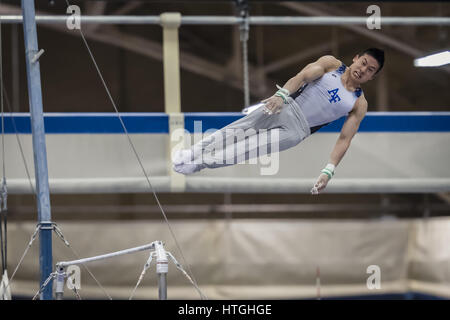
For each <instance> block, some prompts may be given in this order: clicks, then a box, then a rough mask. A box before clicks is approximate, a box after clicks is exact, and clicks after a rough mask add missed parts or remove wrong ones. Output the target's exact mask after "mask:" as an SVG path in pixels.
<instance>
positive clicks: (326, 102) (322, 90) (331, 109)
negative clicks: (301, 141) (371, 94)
mask: <svg viewBox="0 0 450 320" xmlns="http://www.w3.org/2000/svg"><path fill="white" fill-rule="evenodd" d="M346 68H347V67H346V66H345V65H344V64H342V65H341V66H340V67H339V68H338V69H336V70H333V71H330V72H327V73H325V74H324V75H323V76H322V77H320V78H318V79H316V80H314V81H313V82H311V83H307V84H305V85H303V86H302V87H301V88H300V89H299V90H298V91H297V92H295V93H293V94H291V98H292V99H294V100H295V101H296V102H297V103H298V105H299V106H300V108H301V110H302V112H303V114H304V115H305V118H306V120H307V121H308V124H309V127H310V129H311V133H314V132H315V131H317V130H319V129H320V128H321V127H323V126H325V125H327V124H329V123H330V122H333V121H334V120H337V119H339V118H341V117H343V116H345V115H348V113H349V112H350V111H351V110H352V109H353V106H354V105H355V102H356V100H357V99H358V98H359V97H360V96H361V94H362V90H361V88H358V89H356V90H355V91H353V92H352V91H349V90H347V89H346V88H345V87H344V85H343V83H342V80H341V77H342V74H343V73H344V71H345V69H346Z"/></svg>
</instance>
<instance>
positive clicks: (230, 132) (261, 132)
mask: <svg viewBox="0 0 450 320" xmlns="http://www.w3.org/2000/svg"><path fill="white" fill-rule="evenodd" d="M288 99H289V100H288V102H287V103H285V104H284V105H283V107H282V108H281V112H280V113H278V114H272V115H268V114H265V113H264V112H263V110H264V105H263V104H261V107H259V108H258V109H256V110H254V111H253V112H251V113H250V114H248V115H246V116H245V117H243V118H241V119H239V120H236V121H234V122H232V123H230V124H229V125H227V126H226V127H223V128H222V129H220V130H217V131H215V132H214V133H213V134H211V135H209V136H207V137H206V138H204V139H202V140H201V141H199V142H198V143H196V144H195V145H193V146H192V147H191V150H192V151H193V160H194V163H197V164H199V166H200V167H199V168H198V169H200V170H201V169H203V168H218V167H224V166H229V165H233V164H237V163H241V162H243V161H247V160H249V159H252V158H256V157H260V156H262V155H267V154H270V153H272V152H280V151H283V150H286V149H289V148H292V147H294V146H296V145H297V144H299V143H300V142H301V141H302V140H303V139H305V138H306V137H308V136H309V135H310V134H311V132H310V129H309V125H308V122H307V121H306V118H305V116H304V115H303V113H302V111H301V109H300V106H299V105H298V104H297V103H296V102H295V101H294V100H293V99H291V98H288Z"/></svg>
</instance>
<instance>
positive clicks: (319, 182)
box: [311, 173, 330, 194]
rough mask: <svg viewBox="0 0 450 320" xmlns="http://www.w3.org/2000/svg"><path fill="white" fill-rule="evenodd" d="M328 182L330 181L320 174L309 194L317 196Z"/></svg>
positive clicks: (323, 174)
mask: <svg viewBox="0 0 450 320" xmlns="http://www.w3.org/2000/svg"><path fill="white" fill-rule="evenodd" d="M328 181H330V178H329V177H328V176H327V175H326V174H325V173H321V174H320V176H319V178H318V179H317V182H316V183H315V184H314V187H313V188H312V189H311V194H319V193H320V192H322V190H323V189H325V187H326V186H327V184H328Z"/></svg>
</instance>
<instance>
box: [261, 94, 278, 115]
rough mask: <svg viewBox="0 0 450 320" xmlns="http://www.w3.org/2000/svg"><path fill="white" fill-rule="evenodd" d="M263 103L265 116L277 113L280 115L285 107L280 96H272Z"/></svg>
mask: <svg viewBox="0 0 450 320" xmlns="http://www.w3.org/2000/svg"><path fill="white" fill-rule="evenodd" d="M261 102H262V103H264V104H265V105H264V109H263V112H264V113H265V114H269V115H272V114H275V113H280V112H281V108H282V107H283V99H282V98H281V97H279V96H275V95H273V96H271V97H270V98H267V99H265V100H263V101H261Z"/></svg>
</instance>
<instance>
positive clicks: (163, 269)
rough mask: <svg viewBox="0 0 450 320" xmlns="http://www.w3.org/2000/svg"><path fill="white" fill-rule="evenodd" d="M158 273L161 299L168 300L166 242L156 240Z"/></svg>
mask: <svg viewBox="0 0 450 320" xmlns="http://www.w3.org/2000/svg"><path fill="white" fill-rule="evenodd" d="M155 253H156V273H157V274H158V293H159V300H167V273H168V272H169V260H168V259H167V252H166V250H165V249H164V244H163V243H162V242H161V241H155Z"/></svg>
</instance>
